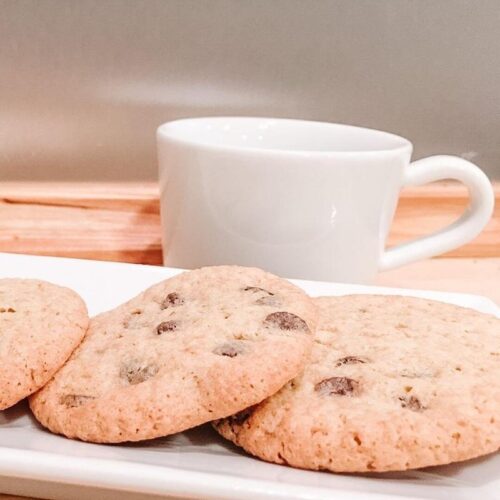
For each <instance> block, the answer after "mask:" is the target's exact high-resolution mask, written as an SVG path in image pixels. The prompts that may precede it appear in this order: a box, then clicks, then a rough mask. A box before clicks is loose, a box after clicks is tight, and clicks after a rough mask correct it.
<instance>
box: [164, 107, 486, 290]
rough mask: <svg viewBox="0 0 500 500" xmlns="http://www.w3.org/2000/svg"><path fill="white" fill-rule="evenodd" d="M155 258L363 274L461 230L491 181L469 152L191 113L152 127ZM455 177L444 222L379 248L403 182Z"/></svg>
mask: <svg viewBox="0 0 500 500" xmlns="http://www.w3.org/2000/svg"><path fill="white" fill-rule="evenodd" d="M157 140H158V154H159V168H160V194H161V217H162V238H163V252H164V264H165V265H167V266H172V267H182V268H187V269H190V268H195V267H200V266H204V265H218V264H239V265H244V266H257V267H260V268H263V269H266V270H268V271H271V272H273V273H276V274H278V275H281V276H284V277H290V278H304V279H312V280H324V281H339V282H352V283H367V282H370V281H371V280H372V279H373V278H374V277H375V275H376V274H377V272H378V271H380V270H386V269H392V268H395V267H398V266H401V265H403V264H407V263H409V262H413V261H416V260H418V259H423V258H426V257H432V256H434V255H437V254H440V253H443V252H447V251H449V250H452V249H453V248H456V247H458V246H460V245H463V244H464V243H466V242H468V241H469V240H471V239H473V238H474V237H475V236H476V235H477V234H478V233H479V232H480V231H481V230H482V229H483V228H484V226H485V225H486V224H487V222H488V220H489V218H490V217H491V214H492V211H493V203H494V197H493V189H492V186H491V184H490V182H489V180H488V178H487V177H486V175H485V174H484V173H483V172H482V171H481V170H480V169H479V168H478V167H476V166H475V165H473V164H472V163H470V162H468V161H466V160H464V159H462V158H458V157H454V156H433V157H429V158H425V159H423V160H418V161H415V162H413V163H410V157H411V153H412V144H411V143H410V142H409V141H408V140H406V139H404V138H402V137H398V136H396V135H393V134H389V133H386V132H381V131H377V130H370V129H366V128H360V127H353V126H348V125H339V124H333V123H321V122H310V121H302V120H288V119H274V118H245V117H212V118H192V119H184V120H177V121H173V122H169V123H165V124H164V125H162V126H160V127H159V129H158V132H157ZM441 179H456V180H459V181H461V182H462V183H464V184H465V185H466V186H467V188H468V190H469V197H470V204H469V207H468V208H467V210H466V211H465V213H464V214H463V215H462V216H461V217H460V218H459V219H458V220H457V221H455V222H454V223H453V224H451V225H449V226H447V227H446V228H444V229H442V230H441V231H439V232H437V233H434V234H431V235H429V236H425V237H423V238H420V239H417V240H415V241H411V242H408V243H404V244H402V245H398V246H396V247H392V248H389V249H385V242H386V238H387V235H388V233H389V229H390V225H391V222H392V219H393V216H394V212H395V209H396V205H397V202H398V197H399V192H400V190H401V188H402V187H404V186H416V185H420V184H425V183H428V182H433V181H437V180H441Z"/></svg>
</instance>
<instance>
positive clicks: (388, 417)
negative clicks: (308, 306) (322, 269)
mask: <svg viewBox="0 0 500 500" xmlns="http://www.w3.org/2000/svg"><path fill="white" fill-rule="evenodd" d="M316 304H317V306H318V311H319V324H318V329H317V332H316V338H315V343H314V347H313V350H312V355H311V361H310V363H309V364H308V366H307V367H306V369H305V371H304V373H303V374H302V375H300V376H298V377H296V378H295V379H293V380H292V381H290V382H289V383H288V384H287V385H286V386H285V387H284V388H283V389H281V390H280V391H279V392H278V393H277V394H276V395H274V396H272V397H271V398H269V399H267V400H266V401H264V402H263V403H261V404H259V405H256V406H253V407H250V408H247V409H246V410H245V411H243V412H240V413H238V414H236V415H234V416H232V417H230V418H227V419H223V420H219V421H218V422H216V423H215V424H214V426H215V428H216V429H217V430H218V432H219V433H220V434H222V435H223V436H224V437H226V438H227V439H230V440H231V441H233V442H234V443H236V444H237V445H239V446H241V447H243V448H244V449H245V450H246V451H248V452H249V453H252V454H253V455H256V456H258V457H260V458H262V459H264V460H268V461H270V462H275V463H279V464H289V465H292V466H295V467H301V468H306V469H315V470H331V471H339V472H375V471H391V470H405V469H411V468H420V467H427V466H430V465H438V464H447V463H450V462H455V461H460V460H466V459H469V458H473V457H477V456H480V455H483V454H487V453H492V452H495V451H497V450H498V449H499V448H500V320H499V319H497V318H495V317H493V316H490V315H486V314H481V313H479V312H476V311H473V310H469V309H464V308H461V307H456V306H453V305H449V304H444V303H439V302H433V301H430V300H424V299H416V298H404V297H387V296H385V297H384V296H363V295H355V296H346V297H339V298H334V297H330V298H329V297H322V298H318V299H316Z"/></svg>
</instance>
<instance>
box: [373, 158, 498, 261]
mask: <svg viewBox="0 0 500 500" xmlns="http://www.w3.org/2000/svg"><path fill="white" fill-rule="evenodd" d="M444 179H455V180H458V181H460V182H462V183H463V184H465V186H466V187H467V189H468V191H469V198H470V203H469V206H468V207H467V208H466V210H465V212H464V213H463V214H462V216H461V217H460V218H458V219H457V220H456V221H455V222H453V223H452V224H450V225H449V226H446V227H445V228H443V229H441V230H440V231H437V232H435V233H433V234H430V235H429V236H424V237H422V238H418V239H416V240H413V241H409V242H408V243H402V244H400V245H396V246H394V247H392V248H389V249H387V250H385V251H384V252H383V253H382V256H381V258H380V261H379V269H380V270H381V271H387V270H388V269H393V268H395V267H399V266H402V265H404V264H409V263H410V262H414V261H416V260H420V259H425V258H428V257H433V256H434V255H437V254H441V253H444V252H448V251H449V250H452V249H454V248H457V247H459V246H461V245H463V244H465V243H467V242H468V241H470V240H472V239H473V238H475V237H476V236H477V235H478V234H479V233H480V232H481V231H482V230H483V228H484V226H486V224H487V223H488V221H489V220H490V217H491V215H492V213H493V206H494V204H495V198H494V193H493V187H492V185H491V183H490V181H489V179H488V177H486V175H485V174H484V172H483V171H482V170H481V169H480V168H479V167H477V166H476V165H474V164H473V163H471V162H469V161H467V160H464V159H463V158H459V157H457V156H445V155H439V156H430V157H429V158H424V159H423V160H417V161H414V162H413V163H411V164H410V165H408V166H406V167H405V170H404V173H403V186H420V185H422V184H427V183H428V182H434V181H438V180H444Z"/></svg>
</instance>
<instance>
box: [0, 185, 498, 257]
mask: <svg viewBox="0 0 500 500" xmlns="http://www.w3.org/2000/svg"><path fill="white" fill-rule="evenodd" d="M495 194H496V199H497V204H496V208H495V215H494V217H493V218H492V220H491V221H490V223H489V224H488V226H487V227H486V229H485V230H484V231H483V232H482V233H481V234H480V235H479V236H478V237H477V238H476V239H475V240H474V241H472V242H470V243H469V244H467V245H464V246H462V247H461V248H458V249H456V250H454V251H453V252H450V253H448V254H446V255H445V256H446V257H500V203H499V202H498V201H499V200H500V183H497V184H496V185H495ZM466 206H467V192H466V189H465V188H464V187H463V186H461V185H459V184H454V183H439V184H431V185H427V186H424V187H418V188H411V189H406V190H404V191H403V192H402V195H401V199H400V203H399V206H398V209H397V213H396V216H395V220H394V223H393V226H392V229H391V233H390V236H389V242H388V243H389V245H393V244H396V243H400V242H402V241H408V240H411V239H414V238H417V237H419V236H422V235H425V234H429V233H431V232H433V231H436V230H438V229H439V228H441V227H443V226H444V225H446V224H449V223H450V222H451V221H453V220H454V219H455V218H456V217H457V216H459V214H460V213H461V212H462V211H463V210H464V208H465V207H466ZM0 251H4V252H18V253H32V254H38V255H57V256H69V257H80V258H93V259H100V260H114V261H123V262H136V263H147V264H160V263H161V238H160V215H159V202H158V187H157V185H156V184H154V183H128V184H120V183H99V184H93V183H47V184H43V183H2V184H0Z"/></svg>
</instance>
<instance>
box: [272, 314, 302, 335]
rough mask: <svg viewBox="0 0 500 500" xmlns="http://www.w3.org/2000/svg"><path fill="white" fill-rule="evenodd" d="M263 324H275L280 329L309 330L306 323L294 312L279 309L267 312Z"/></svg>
mask: <svg viewBox="0 0 500 500" xmlns="http://www.w3.org/2000/svg"><path fill="white" fill-rule="evenodd" d="M264 324H267V325H270V326H276V327H278V328H279V329H280V330H302V331H304V332H308V331H309V327H308V326H307V323H306V322H305V321H304V320H303V319H302V318H299V317H298V316H297V315H296V314H292V313H289V312H286V311H279V312H274V313H271V314H268V315H267V316H266V319H265V320H264Z"/></svg>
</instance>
